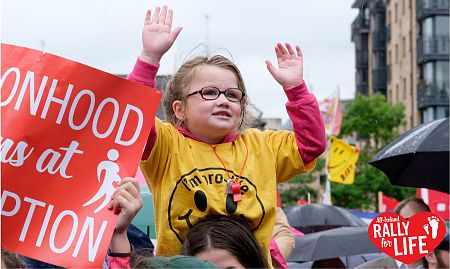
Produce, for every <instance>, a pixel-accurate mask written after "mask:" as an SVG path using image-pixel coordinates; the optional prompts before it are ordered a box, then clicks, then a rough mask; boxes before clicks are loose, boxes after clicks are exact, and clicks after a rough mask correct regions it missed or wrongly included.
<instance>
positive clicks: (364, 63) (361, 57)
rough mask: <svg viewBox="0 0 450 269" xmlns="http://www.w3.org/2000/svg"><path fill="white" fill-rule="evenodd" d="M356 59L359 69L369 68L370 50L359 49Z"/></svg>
mask: <svg viewBox="0 0 450 269" xmlns="http://www.w3.org/2000/svg"><path fill="white" fill-rule="evenodd" d="M355 60H356V68H357V69H367V68H368V67H369V52H368V51H358V50H357V51H356V59H355Z"/></svg>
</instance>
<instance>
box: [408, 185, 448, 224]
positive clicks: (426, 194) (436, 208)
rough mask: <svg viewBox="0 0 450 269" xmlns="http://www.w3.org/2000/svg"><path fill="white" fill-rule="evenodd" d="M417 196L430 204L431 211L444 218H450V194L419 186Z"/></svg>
mask: <svg viewBox="0 0 450 269" xmlns="http://www.w3.org/2000/svg"><path fill="white" fill-rule="evenodd" d="M416 196H417V197H419V198H422V199H423V201H424V202H425V203H426V204H428V206H429V207H430V210H431V212H433V213H435V214H436V215H438V216H439V217H441V218H442V219H444V220H450V195H449V194H447V193H443V192H440V191H435V190H429V189H424V188H419V189H417V191H416Z"/></svg>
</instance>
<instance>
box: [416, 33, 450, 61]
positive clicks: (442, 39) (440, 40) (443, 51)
mask: <svg viewBox="0 0 450 269" xmlns="http://www.w3.org/2000/svg"><path fill="white" fill-rule="evenodd" d="M449 39H450V38H449V36H434V37H422V36H419V38H418V39H417V63H419V64H420V63H423V62H426V61H430V60H448V59H449Z"/></svg>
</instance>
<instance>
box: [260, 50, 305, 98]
mask: <svg viewBox="0 0 450 269" xmlns="http://www.w3.org/2000/svg"><path fill="white" fill-rule="evenodd" d="M295 49H296V51H294V49H293V48H292V46H291V44H289V43H286V46H283V45H282V44H281V43H278V44H277V46H276V47H275V54H276V55H277V61H278V69H276V68H275V67H274V66H273V64H272V63H271V62H270V61H269V60H266V65H267V69H268V70H269V72H270V74H272V76H273V78H274V79H275V80H276V81H277V82H278V83H280V84H281V86H283V88H285V89H286V88H289V87H293V86H296V85H298V84H300V83H301V82H302V81H303V55H302V51H301V50H300V47H299V46H296V47H295Z"/></svg>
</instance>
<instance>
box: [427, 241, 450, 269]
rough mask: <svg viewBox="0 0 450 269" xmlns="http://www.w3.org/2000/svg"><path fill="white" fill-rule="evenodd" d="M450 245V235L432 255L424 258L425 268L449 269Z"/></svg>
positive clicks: (429, 254)
mask: <svg viewBox="0 0 450 269" xmlns="http://www.w3.org/2000/svg"><path fill="white" fill-rule="evenodd" d="M449 251H450V248H449V243H448V233H447V235H446V236H445V237H444V240H442V242H441V243H440V244H439V245H438V246H437V247H436V248H435V249H434V250H433V251H432V252H430V253H428V254H427V255H425V257H423V258H422V261H423V267H424V268H432V269H434V268H449V263H450V261H449V260H450V255H449Z"/></svg>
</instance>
